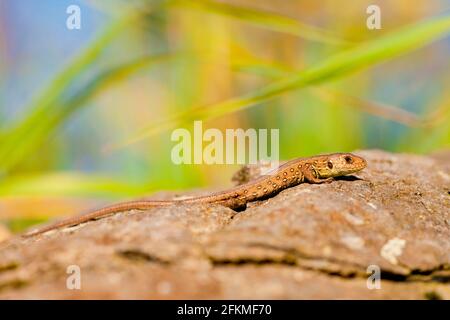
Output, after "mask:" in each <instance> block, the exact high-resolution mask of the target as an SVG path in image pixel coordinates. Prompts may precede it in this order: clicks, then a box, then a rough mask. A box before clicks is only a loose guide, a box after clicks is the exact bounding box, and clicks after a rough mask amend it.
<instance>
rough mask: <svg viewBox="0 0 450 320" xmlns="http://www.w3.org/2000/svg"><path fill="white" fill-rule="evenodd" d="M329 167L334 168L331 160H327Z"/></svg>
mask: <svg viewBox="0 0 450 320" xmlns="http://www.w3.org/2000/svg"><path fill="white" fill-rule="evenodd" d="M327 167H328V168H330V169H333V163H332V162H331V161H328V162H327Z"/></svg>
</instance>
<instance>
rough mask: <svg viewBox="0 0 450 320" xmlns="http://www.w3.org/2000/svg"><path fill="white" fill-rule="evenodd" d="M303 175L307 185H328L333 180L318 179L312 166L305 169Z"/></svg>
mask: <svg viewBox="0 0 450 320" xmlns="http://www.w3.org/2000/svg"><path fill="white" fill-rule="evenodd" d="M303 175H304V177H305V179H306V180H307V181H308V182H309V183H324V182H325V183H330V182H331V181H333V178H326V179H320V178H319V177H318V173H317V171H316V170H315V169H314V167H313V166H307V167H305V168H304V171H303Z"/></svg>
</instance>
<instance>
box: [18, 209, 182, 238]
mask: <svg viewBox="0 0 450 320" xmlns="http://www.w3.org/2000/svg"><path fill="white" fill-rule="evenodd" d="M175 202H176V201H163V200H162V201H157V200H155V201H152V200H143V201H130V202H123V203H119V204H116V205H112V206H109V207H105V208H101V209H98V210H95V211H92V212H89V213H87V214H84V215H81V216H77V217H73V218H68V219H66V220H62V221H59V222H56V223H54V224H50V225H48V226H44V227H42V228H38V229H34V230H31V231H30V232H28V233H25V234H24V235H22V237H24V238H29V237H33V236H35V235H38V234H42V233H45V232H47V231H51V230H54V229H58V228H63V227H71V226H76V225H78V224H81V223H85V222H88V221H90V220H95V219H99V218H103V217H106V216H109V215H112V214H114V213H118V212H122V211H129V210H145V209H149V208H154V207H162V206H168V205H171V204H174V203H175Z"/></svg>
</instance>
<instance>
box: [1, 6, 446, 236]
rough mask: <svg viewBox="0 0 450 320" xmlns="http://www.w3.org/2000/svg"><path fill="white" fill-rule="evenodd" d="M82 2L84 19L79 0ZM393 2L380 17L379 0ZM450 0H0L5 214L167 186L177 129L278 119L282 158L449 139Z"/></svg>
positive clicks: (179, 182) (187, 180) (225, 170)
mask: <svg viewBox="0 0 450 320" xmlns="http://www.w3.org/2000/svg"><path fill="white" fill-rule="evenodd" d="M71 4H76V5H78V6H80V8H81V26H82V28H81V30H68V29H67V28H66V19H67V17H68V15H67V14H66V8H67V7H68V6H69V5H71ZM371 4H376V5H379V6H380V8H381V14H382V16H381V17H382V29H381V30H368V29H367V27H366V19H367V16H368V15H367V14H366V8H367V7H368V6H369V5H371ZM449 8H450V1H448V0H445V1H443V0H442V1H439V0H430V1H422V0H395V1H387V0H384V1H382V0H376V1H372V0H371V1H366V0H357V1H352V2H351V3H350V2H348V3H347V2H345V3H343V2H341V1H331V0H319V1H300V0H299V1H297V0H284V1H276V2H275V1H270V0H258V1H256V0H233V1H232V0H222V1H216V0H214V1H213V0H191V1H188V0H174V1H169V0H167V1H164V0H132V1H126V0H108V1H101V0H85V1H81V0H80V1H75V0H71V1H66V0H60V1H54V0H41V1H28V0H0V219H1V220H2V221H4V222H5V223H6V224H7V225H8V226H9V227H10V228H11V229H13V230H21V229H23V228H24V227H26V226H28V225H29V224H32V223H36V222H40V221H43V220H45V219H48V218H50V217H53V216H58V215H71V214H74V213H79V212H80V211H81V210H85V209H87V208H90V207H92V206H97V205H99V204H101V203H105V202H107V203H109V202H111V201H117V200H122V199H125V198H135V197H145V196H147V195H149V194H151V193H152V192H154V191H156V190H163V189H165V190H168V189H173V190H181V189H187V188H195V187H209V188H212V187H214V188H216V187H217V188H222V187H226V186H227V185H229V179H230V176H231V174H232V172H233V171H234V170H235V169H236V167H235V166H229V165H214V166H211V165H181V166H177V165H174V164H173V163H172V162H171V160H170V151H171V148H172V147H173V146H174V144H175V143H174V142H171V141H170V134H171V131H172V130H173V129H175V128H178V127H185V128H188V129H191V128H192V122H193V120H204V121H205V122H204V128H208V127H211V128H219V129H221V130H225V129H226V128H245V129H246V128H257V129H258V128H268V129H271V128H276V129H280V152H281V157H282V158H284V159H289V158H294V157H298V156H307V155H311V154H318V153H326V152H335V151H352V150H355V149H366V148H381V149H384V150H390V151H395V152H414V153H430V152H434V151H437V150H440V149H444V148H448V147H449V144H450V90H449V87H450V73H449V53H450V39H449V37H448V35H449V34H450V15H449V11H448V9H449Z"/></svg>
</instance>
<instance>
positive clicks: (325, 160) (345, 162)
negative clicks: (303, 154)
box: [314, 153, 367, 178]
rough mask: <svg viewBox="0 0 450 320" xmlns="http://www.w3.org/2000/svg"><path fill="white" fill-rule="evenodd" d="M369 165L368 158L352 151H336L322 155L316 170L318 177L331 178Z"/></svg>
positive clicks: (315, 167)
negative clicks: (365, 158)
mask: <svg viewBox="0 0 450 320" xmlns="http://www.w3.org/2000/svg"><path fill="white" fill-rule="evenodd" d="M366 166H367V162H366V160H364V159H363V158H361V157H359V156H356V155H354V154H351V153H334V154H330V155H325V156H322V157H320V160H319V161H317V165H315V166H314V169H315V171H316V172H317V174H318V175H319V177H318V178H331V177H338V176H343V175H346V174H350V173H354V172H357V171H360V170H362V169H364V168H365V167H366Z"/></svg>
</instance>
